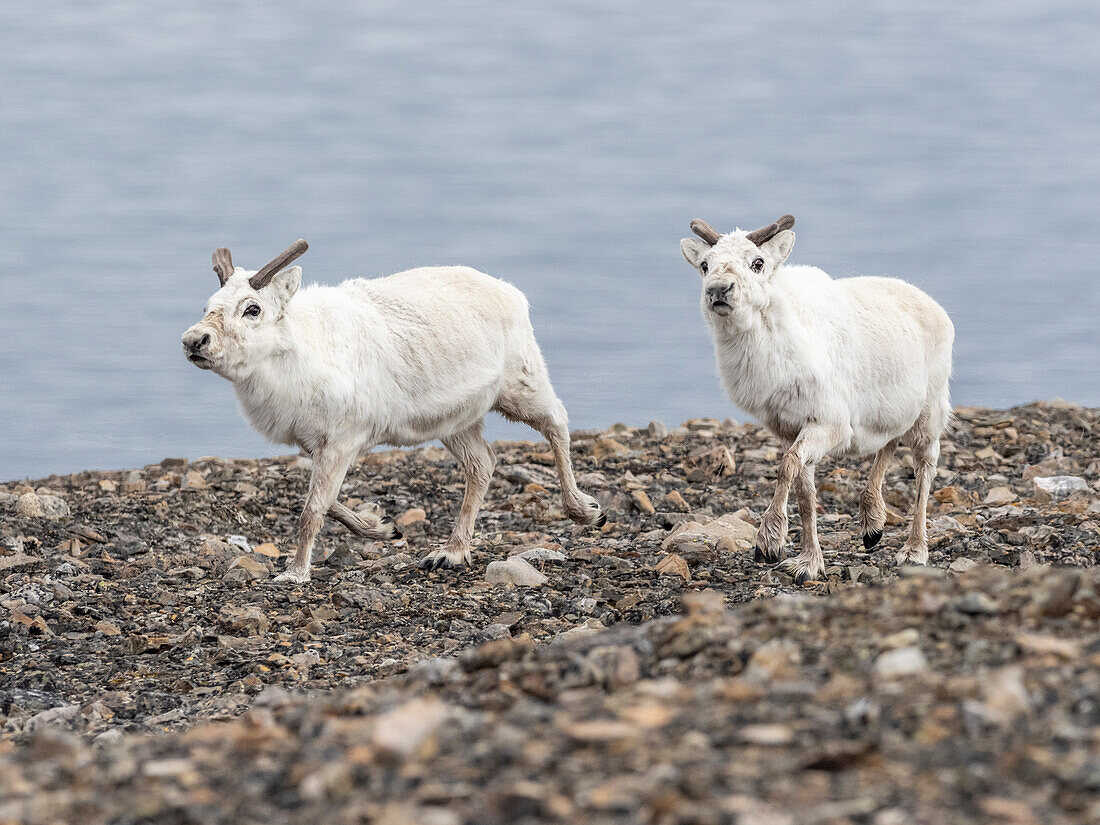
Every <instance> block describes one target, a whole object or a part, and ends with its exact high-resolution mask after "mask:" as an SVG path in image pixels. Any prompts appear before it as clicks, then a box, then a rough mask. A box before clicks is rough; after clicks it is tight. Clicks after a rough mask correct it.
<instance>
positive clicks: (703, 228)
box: [691, 218, 722, 246]
mask: <svg viewBox="0 0 1100 825" xmlns="http://www.w3.org/2000/svg"><path fill="white" fill-rule="evenodd" d="M691 231H692V232H694V233H695V234H696V235H698V236H699V237H700V238H702V239H703V240H704V241H706V242H707V243H709V244H710V245H711V246H714V245H715V244H716V243H718V239H719V238H721V237H722V236H721V235H719V234H718V231H717V230H716V229H715V228H714V227H713V226H711V225H710V224H709V223H707V222H706V221H704V220H701V219H699V218H696V219H695V220H693V221H692V222H691Z"/></svg>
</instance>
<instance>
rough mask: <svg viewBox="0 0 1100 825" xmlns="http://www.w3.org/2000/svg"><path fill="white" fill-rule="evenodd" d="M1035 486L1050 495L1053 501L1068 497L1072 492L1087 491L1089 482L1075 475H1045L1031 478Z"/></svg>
mask: <svg viewBox="0 0 1100 825" xmlns="http://www.w3.org/2000/svg"><path fill="white" fill-rule="evenodd" d="M1032 481H1034V482H1035V486H1036V487H1038V488H1039V489H1040V490H1042V491H1043V492H1044V493H1046V494H1047V495H1048V496H1050V497H1051V498H1052V499H1053V500H1054V501H1060V500H1061V499H1064V498H1069V497H1070V496H1072V495H1073V494H1074V493H1084V492H1088V489H1089V484H1088V482H1087V481H1085V480H1084V479H1083V478H1078V477H1077V476H1047V477H1046V478H1035V479H1032Z"/></svg>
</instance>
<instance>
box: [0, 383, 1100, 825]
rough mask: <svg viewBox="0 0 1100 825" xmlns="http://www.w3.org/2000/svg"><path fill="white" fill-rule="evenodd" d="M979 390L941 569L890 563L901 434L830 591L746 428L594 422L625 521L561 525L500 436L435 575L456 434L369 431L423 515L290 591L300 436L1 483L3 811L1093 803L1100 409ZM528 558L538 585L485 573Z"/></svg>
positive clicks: (377, 474) (946, 448)
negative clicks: (468, 538)
mask: <svg viewBox="0 0 1100 825" xmlns="http://www.w3.org/2000/svg"><path fill="white" fill-rule="evenodd" d="M956 412H957V414H958V420H957V421H956V422H955V423H954V424H953V425H952V427H951V431H950V433H949V435H947V436H945V438H944V442H943V456H942V458H941V461H940V469H939V472H938V475H937V479H936V481H935V483H934V485H933V490H934V500H933V502H932V503H931V505H930V508H929V545H930V551H931V564H930V566H929V567H928V568H904V569H902V570H899V569H898V568H897V566H896V565H895V564H894V562H893V555H894V553H895V552H896V551H897V549H898V548H899V547H900V546H901V544H902V543H903V541H904V537H905V531H906V530H907V527H908V506H909V505H910V504H911V503H912V499H913V495H914V494H915V487H914V483H913V479H912V473H911V470H910V464H909V463H907V462H908V457H907V456H908V454H907V453H906V452H904V451H903V452H902V453H901V454H900V455H899V459H898V460H895V462H894V463H893V464H892V465H891V469H890V471H889V472H888V474H887V478H886V483H885V485H884V494H885V497H886V501H887V505H888V508H889V511H890V516H889V519H888V522H887V525H888V526H887V531H886V535H885V536H884V538H883V540H882V542H881V543H880V544H879V546H876V547H875V548H873V550H871V551H865V550H864V549H863V547H862V545H861V543H860V541H859V535H858V529H856V528H855V515H856V508H857V499H858V495H859V492H860V490H861V489H862V485H863V484H864V483H865V481H866V475H867V469H868V467H869V461H868V460H863V461H860V460H854V459H837V460H826V461H824V462H822V464H821V465H820V466H819V468H818V473H817V481H818V488H819V502H820V505H821V512H820V515H819V533H820V537H821V544H822V549H823V551H824V553H825V556H826V564H827V569H826V575H825V577H824V579H823V580H822V581H820V582H814V583H811V584H809V585H807V586H805V587H796V586H794V585H793V583H792V582H791V579H790V577H789V576H787V575H786V574H784V573H782V572H780V571H778V570H776V569H774V568H773V567H772V566H770V565H762V564H757V563H755V562H754V561H753V554H752V549H751V548H752V541H753V537H754V531H755V524H756V523H758V519H759V516H760V515H761V514H762V513H763V510H764V507H765V506H766V504H767V501H768V500H769V499H770V495H771V491H772V486H773V484H774V480H775V475H776V471H777V469H778V455H779V453H780V450H781V448H780V446H779V444H778V442H776V441H775V440H774V439H772V438H771V437H769V436H768V435H767V433H766V431H764V430H763V428H761V427H759V426H757V425H754V424H740V425H737V424H732V423H723V422H720V421H717V420H714V419H695V420H693V421H690V422H687V424H686V426H684V427H679V428H673V429H671V430H668V431H665V430H664V428H662V427H659V426H654V427H652V428H651V429H650V430H649V431H647V430H638V429H635V428H632V427H627V426H624V425H616V426H614V427H612V428H610V429H609V430H605V431H601V432H598V433H597V432H595V431H580V432H578V433H576V434H575V440H574V445H573V454H574V458H575V462H576V469H577V475H578V482H579V484H580V486H581V488H582V490H585V491H586V492H589V493H591V494H593V495H596V496H597V497H598V498H599V499H600V502H601V504H602V505H603V506H604V508H605V511H606V512H607V513H608V518H609V523H608V525H607V526H606V527H605V528H604V529H603V530H595V529H587V528H581V527H577V526H575V525H573V524H572V523H570V522H567V521H565V520H564V519H563V518H562V513H561V509H560V499H559V498H558V495H557V482H556V477H555V475H554V473H553V470H552V467H551V466H549V457H548V456H547V455H546V454H545V449H544V448H545V445H541V444H539V443H538V442H534V441H532V442H522V441H520V442H516V441H509V442H497V444H498V445H499V446H498V447H497V452H498V457H499V462H498V466H497V472H496V475H495V477H494V479H493V482H492V485H491V487H490V490H489V494H488V496H487V498H486V502H485V505H484V509H483V511H482V515H481V517H480V518H479V521H478V532H479V535H478V538H477V540H476V542H475V552H474V563H473V565H472V566H471V567H470V568H469V569H467V570H465V571H459V572H442V573H432V574H426V573H423V572H421V571H419V570H418V569H417V567H416V562H417V561H418V559H419V558H420V556H421V555H423V554H424V553H425V552H427V550H428V549H429V548H430V546H431V545H433V544H437V543H438V542H439V541H441V540H442V539H443V538H445V536H446V534H447V532H448V530H449V527H450V525H451V523H452V519H453V517H454V514H455V512H456V511H457V508H458V504H459V500H460V497H461V477H460V474H459V473H458V471H457V468H456V467H455V464H454V461H453V459H451V458H450V456H449V455H447V454H446V452H445V451H444V450H442V449H441V448H436V447H426V448H418V449H414V450H395V451H388V452H374V453H367V454H365V455H364V456H363V457H361V459H360V460H359V461H357V462H356V464H355V465H354V466H353V469H352V472H351V473H350V474H349V478H348V481H347V482H345V485H344V488H343V493H342V499H343V500H344V501H345V503H347V504H348V505H349V506H351V507H352V508H353V509H354V508H355V507H358V506H362V504H363V503H365V502H369V501H376V502H378V503H379V504H381V505H382V506H383V507H384V508H385V510H386V512H387V513H389V514H390V515H392V516H393V517H394V518H395V519H397V520H398V522H399V524H400V525H401V529H402V530H403V531H404V533H405V539H403V540H401V541H398V542H387V543H370V542H367V543H364V542H362V541H359V540H355V539H354V537H353V536H352V535H351V534H350V533H348V532H347V531H346V530H344V529H343V528H342V527H340V526H339V525H333V524H331V523H330V524H329V525H328V526H326V528H325V530H324V531H323V533H322V536H321V538H320V541H319V545H318V546H319V548H320V549H321V550H326V549H332V550H334V552H333V553H332V556H331V558H330V559H329V560H328V562H326V563H325V564H323V565H315V568H314V579H313V581H312V582H310V583H309V584H307V585H295V586H292V587H287V586H285V585H275V584H274V583H272V582H271V578H272V575H273V574H274V573H275V572H277V571H281V569H282V567H283V565H284V563H285V554H286V553H287V551H288V550H291V549H292V539H293V536H294V531H295V527H296V520H297V515H298V507H299V506H300V501H301V498H302V495H303V493H304V490H305V485H306V483H307V479H308V471H307V468H306V461H307V460H305V459H301V458H300V457H297V456H289V457H287V456H284V457H280V458H275V459H238V460H229V459H220V458H206V459H201V460H197V461H194V462H189V461H188V462H185V461H184V460H182V459H167V460H165V461H163V462H160V463H158V464H155V465H148V466H147V467H144V468H140V469H136V470H130V471H109V472H82V473H75V474H71V475H65V476H51V477H49V478H46V479H40V480H36V481H34V482H31V483H30V484H28V483H26V482H7V483H4V484H0V629H2V630H3V631H4V634H3V636H2V637H0V638H2V641H0V681H2V682H3V684H4V685H5V696H4V700H3V702H2V703H0V774H2V775H3V776H5V777H12V778H11V779H4V780H0V821H2V820H4V819H5V818H12V819H23V820H24V821H29V822H47V821H57V820H66V819H69V820H71V819H72V818H73V817H76V818H80V819H82V821H87V822H99V821H108V820H109V819H111V818H112V817H117V816H120V815H122V814H123V813H125V812H126V811H130V810H136V809H137V808H135V807H134V806H138V805H140V806H142V807H141V808H140V809H141V810H143V811H148V815H149V816H154V815H162V816H168V815H183V813H186V815H188V816H191V817H194V818H203V817H206V818H219V817H228V816H230V815H231V812H232V811H235V810H237V808H236V807H235V806H236V805H237V804H238V802H235V801H234V800H239V801H240V804H242V805H245V806H246V807H247V808H248V810H249V811H250V812H251V814H250V815H255V816H256V817H257V818H259V817H260V816H267V817H273V818H278V817H280V816H285V815H288V812H293V816H292V817H291V819H292V820H293V821H299V819H301V820H304V819H307V818H312V817H313V816H317V815H325V816H332V817H337V818H339V817H344V818H347V817H348V816H351V815H352V812H353V811H357V810H358V811H361V812H363V813H362V815H363V816H368V814H369V817H378V818H381V817H390V819H386V820H385V821H392V822H405V821H409V822H414V821H424V820H426V819H428V818H430V817H432V816H436V817H439V819H438V821H441V822H465V821H479V820H477V819H476V817H477V816H478V815H480V813H481V812H485V811H489V812H494V813H492V814H491V815H486V817H485V819H484V820H481V821H497V820H499V821H508V820H509V817H510V816H511V815H512V814H514V813H515V812H517V811H518V812H520V813H523V812H527V815H529V816H531V817H532V818H533V819H537V820H540V821H562V822H567V821H568V822H597V821H599V822H606V821H623V822H627V821H637V820H638V819H641V818H645V817H647V816H648V817H650V818H652V817H653V816H654V815H655V814H654V813H653V812H654V811H665V812H667V813H668V816H672V814H673V813H676V814H677V815H678V816H688V814H690V813H691V812H692V811H694V812H695V814H696V815H697V816H698V817H702V819H701V820H700V821H710V819H708V818H707V817H710V818H711V819H714V821H731V820H732V821H738V822H740V821H746V822H750V821H761V822H762V821H775V822H799V821H805V819H804V817H805V816H806V815H807V814H806V811H808V810H809V809H810V808H811V807H813V806H814V805H818V804H821V803H822V801H824V800H828V801H829V804H831V805H833V806H834V807H833V808H831V809H829V810H834V811H835V813H834V819H835V821H853V822H856V821H858V822H875V823H876V825H877V823H879V822H880V821H881V822H883V823H889V822H902V821H908V820H906V819H904V818H900V819H899V818H896V817H895V819H890V818H889V816H890V815H893V814H888V812H889V811H891V810H896V811H898V812H901V813H899V816H900V815H901V814H905V815H910V816H912V817H913V818H916V819H918V820H919V821H923V819H926V818H927V817H929V816H933V815H936V816H942V815H944V813H945V812H951V815H952V816H953V817H954V818H953V819H952V820H951V821H963V822H969V821H974V822H978V821H988V820H989V819H990V818H994V819H996V817H1001V818H1002V819H1003V818H1004V817H1006V816H1008V815H1009V814H1008V813H1005V812H1013V811H1014V812H1016V813H1015V814H1013V816H1016V814H1019V816H1017V818H1016V820H1011V821H1027V819H1026V817H1024V813H1021V812H1026V813H1027V814H1028V815H1031V816H1033V817H1034V818H1035V819H1036V821H1047V822H1062V821H1065V822H1070V821H1100V807H1098V806H1097V805H1096V803H1095V802H1094V801H1093V800H1094V798H1095V796H1094V794H1093V790H1094V789H1092V785H1090V784H1089V783H1090V782H1091V781H1092V780H1090V779H1089V777H1090V776H1091V774H1089V772H1088V765H1089V764H1093V762H1091V761H1090V760H1095V758H1096V748H1097V746H1098V743H1097V741H1096V740H1095V737H1094V736H1092V737H1090V736H1089V735H1086V734H1084V733H1082V735H1080V736H1077V735H1075V734H1072V733H1071V731H1072V730H1080V731H1087V730H1088V729H1089V727H1088V726H1089V725H1090V724H1091V723H1090V722H1089V719H1090V718H1091V717H1090V716H1089V713H1090V712H1089V711H1088V707H1087V702H1086V703H1085V705H1082V704H1081V701H1082V700H1081V699H1080V697H1081V695H1082V694H1081V691H1082V690H1083V691H1085V692H1086V694H1087V695H1091V696H1096V695H1100V667H1098V665H1100V660H1098V659H1097V657H1098V656H1100V651H1098V650H1097V649H1096V648H1095V644H1094V640H1095V638H1096V634H1097V633H1098V632H1100V597H1098V595H1097V594H1098V593H1100V576H1098V575H1097V574H1098V571H1097V569H1096V564H1097V561H1100V526H1098V525H1100V438H1098V434H1100V409H1090V408H1085V407H1078V406H1075V405H1071V404H1066V403H1063V402H1050V403H1036V404H1030V405H1025V406H1022V407H1015V408H1012V409H1011V410H989V409H984V408H959V409H958V410H957V411H956ZM730 459H732V462H731V460H730ZM731 464H732V466H731ZM716 474H717V475H716ZM1052 477H1069V478H1071V479H1076V481H1065V482H1061V483H1051V482H1045V481H1043V482H1037V481H1036V479H1048V478H1052ZM790 517H791V532H790V534H789V536H788V553H793V552H794V549H793V548H795V547H796V546H797V538H798V535H799V521H798V516H797V512H796V508H794V507H793V503H792V506H791V508H790ZM520 553H524V554H525V558H526V559H528V560H529V566H530V567H531V568H533V570H534V572H536V573H537V574H539V577H538V578H535V579H532V582H533V584H532V585H529V586H516V585H513V584H499V583H494V582H491V581H489V580H487V575H486V569H487V565H488V563H489V562H493V561H506V560H507V559H509V558H510V557H511V556H513V555H518V554H520ZM1090 640H1091V641H1090ZM1088 691H1092V693H1088ZM333 754H335V756H333ZM1044 754H1045V755H1044ZM945 760H946V761H945ZM1021 760H1023V761H1022V762H1021ZM231 762H240V763H241V764H242V765H244V766H246V769H245V770H240V771H233V772H230V773H226V771H225V768H226V766H227V765H228V764H229V763H231ZM945 764H953V765H956V766H958V767H959V768H967V769H966V770H961V771H958V772H956V773H951V774H944V773H943V770H942V767H943V766H944V765H945ZM1021 764H1024V765H1026V766H1027V768H1026V769H1021V768H1020V765H1021ZM66 766H68V767H66ZM126 766H129V767H126ZM967 776H970V777H971V778H970V779H967ZM250 777H251V778H250ZM826 780H827V781H826ZM975 782H976V783H977V784H975ZM88 788H95V789H96V790H95V793H92V792H90V791H89V790H88ZM1052 788H1053V789H1054V790H1053V791H1052V790H1051V789H1052ZM1090 789H1091V790H1090ZM1090 794H1093V795H1092V796H1090ZM4 800H7V801H4ZM845 806H847V807H845ZM1090 806H1091V807H1090ZM307 812H308V814H309V815H308V816H307V815H306V814H307ZM883 812H887V813H883ZM452 814H453V817H452V818H450V819H448V818H447V817H448V816H452ZM766 816H770V817H772V818H771V819H766ZM295 817H297V818H299V819H296V818H295ZM493 817H496V820H494V819H493ZM722 817H725V819H723V818H722ZM736 817H742V818H743V819H737V818H736ZM753 817H756V818H755V819H754V818H753ZM783 817H787V818H786V819H784V818H783ZM845 817H847V819H845ZM875 817H879V818H878V819H876V818H875ZM1090 817H1091V818H1090ZM338 821H339V820H338ZM432 821H435V820H432ZM668 821H684V820H682V819H681V820H675V819H669V820H668Z"/></svg>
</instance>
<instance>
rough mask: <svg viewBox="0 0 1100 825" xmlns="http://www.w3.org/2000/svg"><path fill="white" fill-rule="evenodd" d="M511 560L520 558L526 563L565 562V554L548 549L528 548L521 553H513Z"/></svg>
mask: <svg viewBox="0 0 1100 825" xmlns="http://www.w3.org/2000/svg"><path fill="white" fill-rule="evenodd" d="M513 558H521V559H525V560H527V561H565V553H562V552H561V551H559V550H551V549H550V548H549V547H530V548H528V549H527V550H524V551H523V552H522V553H515V554H514V555H513Z"/></svg>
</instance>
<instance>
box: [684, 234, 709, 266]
mask: <svg viewBox="0 0 1100 825" xmlns="http://www.w3.org/2000/svg"><path fill="white" fill-rule="evenodd" d="M680 251H681V252H683V253H684V257H685V258H686V259H687V262H688V263H689V264H691V265H692V266H693V267H695V268H696V269H698V268H699V264H700V263H702V261H703V258H705V257H707V253H708V252H710V244H709V243H704V242H703V241H697V240H695V238H684V239H683V240H682V241H680Z"/></svg>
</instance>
